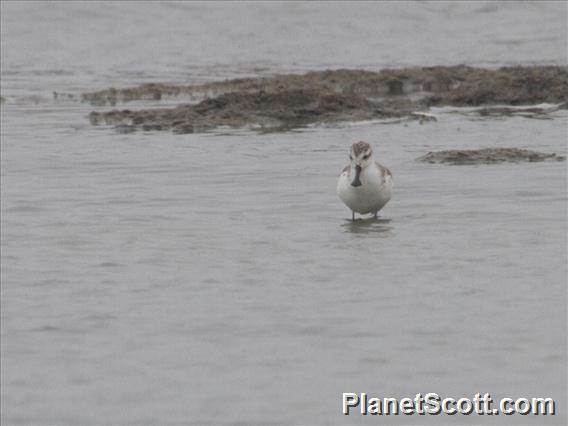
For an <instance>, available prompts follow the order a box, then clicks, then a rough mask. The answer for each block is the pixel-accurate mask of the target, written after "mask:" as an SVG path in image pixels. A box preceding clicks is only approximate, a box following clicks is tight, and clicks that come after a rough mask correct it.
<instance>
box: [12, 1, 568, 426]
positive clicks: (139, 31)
mask: <svg viewBox="0 0 568 426" xmlns="http://www.w3.org/2000/svg"><path fill="white" fill-rule="evenodd" d="M484 8H485V9H487V11H486V10H485V9H484ZM489 9H490V10H489ZM565 10H566V5H565V4H562V3H556V4H554V3H544V4H542V5H541V4H538V5H537V4H533V3H530V4H526V3H523V4H518V5H515V7H508V6H506V5H503V4H497V5H494V4H493V3H490V4H485V3H467V4H462V6H459V5H457V4H450V5H448V6H444V5H443V4H440V3H428V4H425V5H423V6H415V5H413V7H409V6H408V5H406V6H405V5H404V3H390V4H388V5H381V6H380V7H378V6H372V5H369V4H365V5H359V6H357V7H351V6H349V7H348V6H347V5H346V4H338V5H334V6H333V7H329V8H326V9H325V12H324V11H322V9H321V8H318V7H316V6H310V5H299V4H292V5H285V4H282V5H277V6H269V5H267V4H258V5H255V6H254V7H253V6H251V5H248V6H247V9H246V10H245V9H243V8H242V7H238V6H235V5H232V6H230V7H229V6H228V5H226V4H225V5H217V6H208V5H203V4H196V5H191V4H166V5H159V4H148V3H145V4H143V5H139V4H137V5H136V7H134V6H133V5H132V4H128V3H126V4H118V5H115V4H105V5H104V7H102V6H101V4H98V6H97V4H95V5H91V6H86V5H84V4H82V3H73V4H71V5H65V4H59V5H56V6H54V7H47V6H46V5H45V4H41V3H40V4H34V7H31V6H29V5H27V4H15V3H6V2H3V3H2V96H5V97H6V99H7V102H6V103H5V104H3V105H2V113H1V114H2V115H1V124H2V126H1V132H2V133H1V136H2V145H1V148H2V152H1V153H2V164H1V165H2V176H1V177H2V181H1V185H2V186H1V190H2V247H1V248H2V377H1V381H2V382H1V384H2V423H4V424H55V423H57V424H95V423H99V424H100V423H105V424H125V423H127V424H157V423H160V424H180V423H192V424H211V423H213V424H218V423H239V424H254V423H259V424H266V423H280V424H343V423H350V422H352V423H371V422H377V421H383V422H384V421H387V420H388V422H389V423H393V422H394V423H396V422H404V423H407V424H408V423H413V424H419V423H424V422H428V421H429V422H433V423H434V422H436V423H441V422H442V423H451V424H458V423H459V424H465V423H469V424H479V423H482V422H486V423H487V422H488V423H495V422H496V421H497V419H495V418H480V417H475V416H474V417H471V416H470V417H465V416H462V417H459V418H452V417H440V418H422V417H421V418H418V417H411V418H389V419H376V418H375V419H374V418H363V417H359V416H352V417H345V416H343V415H342V414H341V406H340V402H341V394H342V392H367V393H369V394H373V395H377V396H413V395H414V394H416V393H417V392H422V393H423V394H424V393H427V392H437V393H439V394H441V395H444V396H454V397H459V396H470V397H471V396H473V395H474V394H475V393H477V392H481V393H484V392H490V393H491V394H492V396H493V397H494V398H499V397H504V396H510V397H513V398H516V397H521V396H523V397H533V396H542V397H547V396H550V397H554V398H556V399H557V402H558V403H559V404H560V408H561V412H560V413H559V415H558V416H556V417H554V418H538V423H546V422H551V423H557V424H563V423H565V422H566V410H565V406H564V407H562V405H563V401H565V400H566V382H565V377H566V367H565V365H566V275H567V273H566V255H567V250H566V242H567V241H566V232H567V225H566V214H567V212H566V189H567V188H566V177H567V176H566V163H565V162H546V163H530V164H501V165H493V166H441V165H429V164H420V163H416V162H415V161H414V159H415V158H416V157H418V156H420V155H422V154H424V153H426V152H428V151H432V150H438V149H458V148H479V147H495V146H503V147H511V146H514V147H520V148H529V149H536V150H540V151H545V152H556V153H558V154H564V155H565V154H566V119H567V118H568V114H567V113H566V111H560V112H557V113H555V114H554V115H553V116H552V117H551V119H549V120H537V119H530V118H523V117H507V118H502V119H501V118H483V119H481V118H479V117H475V116H473V115H469V114H468V115H464V114H460V113H455V112H451V111H449V110H438V111H435V113H437V114H438V121H437V122H430V123H425V124H424V125H420V124H419V123H418V122H409V123H398V124H384V123H380V122H368V123H359V124H344V125H338V126H333V127H313V128H307V129H304V130H302V131H295V132H289V133H283V134H258V133H253V132H249V131H245V130H242V131H239V130H230V129H226V130H219V131H217V132H211V133H206V134H193V135H173V134H169V133H152V132H146V133H136V134H126V135H123V134H117V133H115V132H114V131H113V130H112V129H109V128H104V127H102V128H101V127H92V126H91V125H90V124H89V122H88V120H87V118H86V115H87V114H88V113H89V112H90V111H91V110H92V109H93V107H90V106H87V105H81V104H78V103H74V102H66V101H57V102H56V101H53V100H51V99H50V96H51V95H50V93H51V91H52V90H63V91H66V92H76V93H79V92H81V91H84V90H90V89H92V88H105V87H107V86H109V85H111V84H122V85H126V84H128V85H134V84H137V83H139V82H144V81H164V80H167V81H178V82H179V81H186V80H185V79H188V81H202V80H206V79H207V78H211V79H217V78H225V77H235V76H240V75H248V74H254V73H255V71H254V70H255V67H260V66H266V67H267V68H268V71H267V72H275V71H290V70H292V71H301V70H302V69H304V68H305V69H312V68H325V67H328V66H331V67H335V66H350V67H381V66H391V65H406V64H418V65H422V64H434V63H436V64H452V63H456V62H458V60H456V58H460V59H459V62H465V63H468V64H480V65H500V64H511V63H515V62H519V63H528V62H535V63H565V62H566V61H565V56H563V55H565V53H564V50H563V47H565V40H566V38H565V35H566V24H565V20H564V21H563V23H562V24H560V23H559V20H558V15H560V17H561V18H562V13H564V14H565ZM173 11H177V12H176V13H173ZM370 11H373V12H374V15H373V14H370ZM87 12H90V13H91V12H92V14H89V19H88V20H86V18H85V16H86V15H85V14H86V13H87ZM126 12H128V13H126ZM379 12H380V13H379ZM148 14H151V15H152V16H156V18H155V20H154V21H152V22H151V23H150V24H148V25H142V23H144V22H146V21H145V20H144V19H145V17H146V16H147V15H148ZM234 16H237V18H234ZM378 16H380V17H381V19H382V20H383V21H381V23H382V24H383V25H375V20H376V19H378V18H377V17H378ZM448 16H450V17H452V21H451V23H448V20H447V19H448ZM472 16H473V17H474V18H475V19H473V18H472ZM564 16H565V15H564ZM182 17H184V18H185V19H182ZM260 17H263V20H260ZM426 17H428V19H429V20H426V21H425V19H426ZM23 18H25V19H24V21H25V22H26V23H27V24H28V25H27V26H26V25H24V23H23V22H22V19H23ZM161 18H164V19H163V20H162V19H161ZM166 18H167V19H166ZM81 19H82V20H83V22H85V24H81V25H79V22H81V21H80V20H81ZM507 20H509V21H507ZM470 21H472V23H469V24H468V25H470V27H467V28H471V27H474V26H477V27H480V28H488V29H490V30H488V33H487V34H484V35H477V36H472V34H469V33H468V34H465V33H464V32H459V31H458V32H457V33H454V32H452V29H453V27H454V26H455V27H457V28H460V26H459V25H465V24H466V23H467V22H470ZM514 21H517V22H518V21H522V22H526V25H524V26H523V25H518V26H514V27H513V26H511V25H506V23H507V22H514ZM561 21H562V19H561ZM30 22H31V23H33V24H34V25H33V26H31V27H36V29H35V30H32V29H30V25H29V23H30ZM182 22H183V24H182ZM334 22H341V23H342V24H344V26H342V27H341V28H336V26H334V25H332V24H333V23H334ZM473 22H475V23H476V25H474V23H473ZM495 22H499V23H501V25H500V26H498V27H495V25H494V23H495ZM198 23H201V24H198ZM433 23H436V24H437V25H433ZM56 24H57V25H59V26H57V25H56ZM269 24H270V25H269ZM199 25H202V26H207V25H209V27H208V28H210V30H209V31H207V32H205V33H202V32H200V31H199V29H200V27H199ZM405 25H406V27H405ZM408 25H411V26H413V25H418V27H419V28H420V29H421V30H422V31H424V32H426V34H427V35H429V36H430V37H424V39H429V40H432V42H429V43H428V44H426V45H425V44H423V43H422V44H417V43H416V40H415V37H413V40H414V41H413V43H414V44H411V43H410V40H409V38H408V37H409V36H403V35H402V34H403V33H404V31H402V29H401V26H402V28H408ZM310 26H311V27H310ZM389 26H390V27H389ZM308 28H311V29H309V30H308ZM412 28H414V27H412ZM528 28H530V29H531V31H529V30H528ZM109 29H116V31H114V32H112V31H106V30H109ZM201 29H203V28H201ZM320 30H321V31H320ZM545 30H547V31H546V34H548V35H547V37H545V36H544V35H539V34H541V33H540V32H539V31H542V32H543V33H544V32H545ZM296 31H297V32H296ZM63 33H65V34H63ZM449 33H451V34H455V37H450V38H448V34H449ZM266 34H269V36H268V37H269V38H268V39H267V40H266V41H263V40H265V39H264V38H263V37H265V36H266ZM286 34H288V35H289V36H288V37H283V36H284V35H286ZM290 34H292V36H290ZM381 34H382V35H383V37H376V38H373V40H376V41H374V43H383V44H386V45H392V44H393V40H400V37H406V39H404V38H403V39H402V40H403V41H404V40H408V43H404V42H401V43H400V45H398V46H397V49H398V51H397V52H396V55H395V54H394V53H388V54H386V55H380V56H381V57H380V58H378V59H377V58H376V57H373V58H372V59H369V55H368V51H367V50H365V48H364V46H370V47H368V48H369V49H370V50H372V49H371V48H373V49H375V48H376V49H378V48H379V47H380V46H379V45H365V44H364V42H365V41H366V40H368V39H369V35H376V36H378V35H381ZM404 34H406V33H404ZM529 34H531V37H532V38H531V40H530V41H529V40H527V37H528V35H529ZM73 35H74V36H75V37H72V36H73ZM148 35H155V36H156V38H153V39H151V40H150V41H145V40H148V38H146V39H142V38H141V39H137V38H135V37H136V36H138V37H144V36H148ZM303 35H310V36H313V42H312V43H306V42H305V40H304V37H302V36H303ZM190 36H191V37H195V40H196V41H195V43H196V44H195V46H198V47H199V48H197V47H195V48H193V47H192V46H193V45H191V44H189V45H188V44H187V43H182V41H181V40H183V37H190ZM331 36H333V37H331ZM387 36H388V37H387ZM562 36H564V38H563V39H562ZM128 37H134V39H129V38H128ZM167 40H169V41H171V44H170V45H168V44H166V41H167ZM191 40H194V38H191ZM231 40H233V41H231ZM503 40H510V44H509V45H506V44H505V45H504V46H509V47H501V46H503V45H502V44H500V42H502V41H503ZM539 40H540V41H539ZM465 41H467V42H468V44H467V46H477V47H482V49H481V50H480V49H479V48H476V49H471V48H467V49H466V47H464V46H465V45H464V44H463V43H464V42H465ZM249 42H250V43H252V44H253V45H255V46H256V47H258V48H257V49H250V48H249V47H250V45H249V44H247V43H249ZM256 43H258V44H256ZM330 43H331V44H332V45H333V46H335V47H336V51H335V52H331V51H330V49H329V46H330ZM436 43H437V45H436ZM441 43H445V44H441ZM511 45H514V46H517V47H518V49H511V48H510V46H511ZM24 46H26V47H33V49H27V50H25V52H27V53H25V54H24ZM297 46H302V48H300V49H297ZM353 46H358V48H355V49H353ZM154 47H156V48H157V47H159V48H160V49H163V50H160V51H157V50H153V49H154ZM40 48H41V49H40ZM144 51H147V52H148V56H144V55H143V54H142V52H144ZM180 51H182V52H185V54H184V55H180V54H179V52H180ZM387 52H391V51H390V50H388V49H387ZM466 52H469V56H467V55H464V54H465V53H466ZM504 52H507V55H508V56H507V55H504ZM103 53H104V54H105V55H108V56H105V55H103ZM229 53H230V54H229ZM320 53H321V54H320ZM431 53H432V54H433V55H430V54H431ZM176 55H177V56H176ZM287 55H288V56H287ZM318 55H319V56H318ZM389 55H390V56H389ZM377 56H378V55H377ZM395 57H397V59H394V58H395ZM74 58H75V59H74ZM294 62H296V63H294ZM190 64H193V68H192V67H190V66H189V65H190ZM49 70H52V71H53V70H59V71H58V72H55V71H53V72H50V71H49ZM258 72H260V71H258ZM355 140H366V141H369V142H370V143H372V144H373V145H374V146H375V151H376V152H377V153H378V158H377V159H378V160H379V161H380V162H381V163H383V164H384V165H385V166H387V167H389V168H390V169H391V171H392V172H393V175H394V179H395V193H394V197H393V199H392V200H391V202H390V203H389V204H388V205H387V207H386V208H385V209H384V210H383V211H382V214H381V218H380V219H379V220H363V221H357V222H354V223H353V222H351V221H350V220H348V219H349V217H350V212H349V211H348V210H347V209H346V208H345V207H344V206H343V205H342V204H341V202H340V201H339V200H338V199H337V196H336V195H335V185H336V181H337V177H338V174H339V172H340V170H341V169H342V167H343V166H344V165H345V163H346V162H347V149H348V145H349V143H350V142H352V141H355ZM498 420H500V421H505V422H509V423H520V422H523V423H528V422H534V418H531V417H522V418H521V417H518V416H517V417H514V418H504V417H501V418H499V419H498Z"/></svg>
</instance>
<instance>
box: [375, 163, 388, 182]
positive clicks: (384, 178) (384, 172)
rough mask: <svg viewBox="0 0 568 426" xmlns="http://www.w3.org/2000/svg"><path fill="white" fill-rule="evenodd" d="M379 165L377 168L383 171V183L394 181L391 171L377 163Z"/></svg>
mask: <svg viewBox="0 0 568 426" xmlns="http://www.w3.org/2000/svg"><path fill="white" fill-rule="evenodd" d="M375 163H376V164H377V167H378V168H379V170H380V171H381V178H382V180H383V182H386V181H387V180H391V179H392V173H391V171H390V170H389V169H387V168H386V167H384V166H381V165H380V164H379V163H377V162H375Z"/></svg>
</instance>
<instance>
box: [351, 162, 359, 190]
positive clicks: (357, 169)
mask: <svg viewBox="0 0 568 426" xmlns="http://www.w3.org/2000/svg"><path fill="white" fill-rule="evenodd" d="M359 175H361V166H355V178H353V182H351V186H354V187H358V186H361V181H360V180H359Z"/></svg>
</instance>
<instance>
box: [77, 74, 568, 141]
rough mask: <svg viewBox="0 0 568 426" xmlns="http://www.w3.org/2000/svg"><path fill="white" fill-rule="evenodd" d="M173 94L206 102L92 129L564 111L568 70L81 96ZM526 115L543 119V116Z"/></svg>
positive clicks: (278, 81)
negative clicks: (447, 111) (442, 112)
mask: <svg viewBox="0 0 568 426" xmlns="http://www.w3.org/2000/svg"><path fill="white" fill-rule="evenodd" d="M167 97H177V98H181V97H186V98H188V99H189V100H190V101H193V102H196V101H198V100H201V102H198V103H193V104H185V105H180V106H178V107H174V108H156V109H145V110H142V111H129V110H122V111H121V110H114V111H110V112H93V113H91V115H90V118H91V121H92V122H93V123H94V124H97V123H100V122H106V123H109V124H114V125H121V126H124V125H126V126H132V128H133V129H145V130H173V131H174V132H176V133H188V132H190V131H191V132H192V131H201V130H206V129H210V128H214V127H217V126H236V127H242V126H247V125H248V126H257V127H259V128H260V129H291V128H295V127H301V126H304V125H307V124H313V123H329V122H339V121H345V120H351V121H357V120H367V119H376V118H386V117H407V118H408V119H416V118H417V116H416V113H417V112H419V111H427V110H428V108H430V107H432V106H476V107H488V108H481V109H480V110H479V112H478V113H479V114H481V115H483V114H487V115H499V114H501V115H504V116H506V115H512V114H514V113H516V112H515V111H513V110H508V109H506V108H501V109H499V108H497V106H499V105H501V106H502V105H506V106H517V105H535V104H539V103H554V104H560V107H558V108H561V107H562V105H564V107H565V106H566V105H567V104H568V67H561V66H529V67H522V66H517V67H503V68H499V69H482V68H473V67H468V66H463V65H460V66H454V67H422V68H405V69H398V70H390V69H386V70H382V71H379V72H374V71H367V70H345V69H340V70H326V71H313V72H308V73H306V74H302V75H295V74H293V75H292V74H291V75H275V76H271V77H258V78H246V79H234V80H226V81H220V82H212V83H207V84H201V85H168V84H156V83H153V84H144V85H141V86H138V87H131V88H125V89H115V88H111V89H107V90H102V91H98V92H91V93H85V94H83V95H82V97H81V99H82V101H84V102H89V103H91V104H93V105H98V106H102V105H106V104H111V105H116V104H117V103H120V102H129V101H133V100H160V99H164V98H167ZM558 108H556V109H558ZM517 112H518V111H517ZM527 112H528V113H529V114H533V113H534V114H533V116H535V117H537V116H538V117H537V118H544V117H545V114H544V113H541V112H542V111H541V112H538V111H536V112H535V111H532V112H531V111H527ZM423 121H424V120H423V119H422V120H421V122H423Z"/></svg>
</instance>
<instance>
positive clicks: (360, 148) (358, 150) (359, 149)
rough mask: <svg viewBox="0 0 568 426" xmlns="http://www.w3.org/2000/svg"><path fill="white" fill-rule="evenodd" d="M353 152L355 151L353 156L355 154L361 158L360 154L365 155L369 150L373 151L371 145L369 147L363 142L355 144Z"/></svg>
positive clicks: (352, 147) (352, 148)
mask: <svg viewBox="0 0 568 426" xmlns="http://www.w3.org/2000/svg"><path fill="white" fill-rule="evenodd" d="M351 150H352V151H353V154H355V156H357V157H358V156H359V155H360V154H363V153H365V152H367V151H369V150H371V145H369V144H368V143H367V142H363V141H359V142H355V143H354V144H353V145H351ZM371 153H372V150H371Z"/></svg>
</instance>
